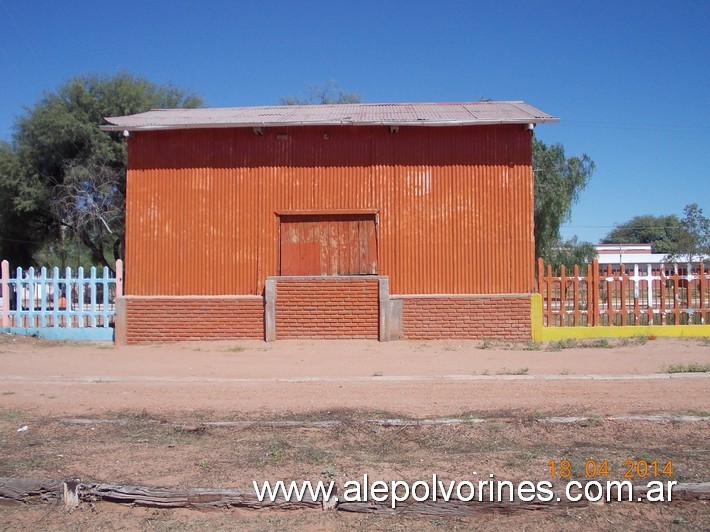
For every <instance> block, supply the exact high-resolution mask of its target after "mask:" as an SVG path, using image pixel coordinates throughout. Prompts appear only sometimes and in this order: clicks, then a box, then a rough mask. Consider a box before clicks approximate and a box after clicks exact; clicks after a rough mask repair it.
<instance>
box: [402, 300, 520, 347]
mask: <svg viewBox="0 0 710 532" xmlns="http://www.w3.org/2000/svg"><path fill="white" fill-rule="evenodd" d="M393 299H401V301H402V338H407V339H412V340H414V339H416V340H433V339H445V338H461V339H479V340H480V339H484V338H490V339H499V340H511V341H529V340H531V339H532V323H531V318H530V300H531V295H530V294H520V295H518V294H513V295H461V296H458V295H435V296H396V297H395V298H393Z"/></svg>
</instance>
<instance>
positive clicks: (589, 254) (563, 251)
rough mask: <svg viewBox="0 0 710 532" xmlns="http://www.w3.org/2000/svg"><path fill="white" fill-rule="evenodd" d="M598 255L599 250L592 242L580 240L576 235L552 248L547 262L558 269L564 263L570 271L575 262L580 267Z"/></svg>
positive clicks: (589, 262)
mask: <svg viewBox="0 0 710 532" xmlns="http://www.w3.org/2000/svg"><path fill="white" fill-rule="evenodd" d="M596 256H597V250H596V249H595V248H594V244H592V243H591V242H584V241H582V242H580V241H579V240H578V239H577V237H576V236H574V237H572V238H571V239H570V240H567V241H566V242H560V243H559V244H558V245H557V246H555V247H554V248H552V249H550V250H549V251H548V254H547V259H546V260H545V264H551V265H552V267H553V268H555V269H558V268H559V267H560V266H562V265H563V264H564V266H565V268H567V271H568V272H571V271H572V268H574V265H575V264H578V265H579V266H580V267H581V266H582V265H584V264H591V263H592V261H593V260H594V259H595V258H596Z"/></svg>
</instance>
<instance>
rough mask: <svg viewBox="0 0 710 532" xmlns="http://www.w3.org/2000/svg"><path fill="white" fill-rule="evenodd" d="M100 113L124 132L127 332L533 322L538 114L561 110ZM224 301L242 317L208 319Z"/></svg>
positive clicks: (403, 330) (401, 330) (446, 329)
mask: <svg viewBox="0 0 710 532" xmlns="http://www.w3.org/2000/svg"><path fill="white" fill-rule="evenodd" d="M106 121H107V123H108V125H105V126H102V128H103V129H105V130H114V131H124V132H127V134H129V135H130V136H129V141H128V177H127V216H126V283H125V292H126V294H127V297H126V299H125V301H124V302H123V304H122V308H123V309H124V311H125V320H121V327H123V328H124V329H125V339H126V340H127V341H129V342H138V341H147V340H154V339H179V338H205V337H220V338H226V337H229V338H231V337H241V336H250V337H265V338H267V339H275V338H283V337H294V336H295V337H361V336H364V337H370V336H373V335H374V336H375V337H379V338H380V339H391V338H402V337H407V338H439V337H469V338H481V337H486V338H488V337H518V336H520V337H521V338H522V337H526V336H528V333H529V330H530V326H529V325H530V324H529V317H530V316H529V307H530V294H531V292H532V291H533V284H534V278H535V272H534V264H535V262H534V256H533V254H534V241H533V175H532V167H531V159H532V152H531V149H532V147H531V144H532V143H531V131H532V128H533V127H534V126H535V124H537V123H541V122H555V121H557V119H556V118H554V117H552V116H550V115H547V114H545V113H543V112H541V111H539V110H537V109H535V108H533V107H531V106H529V105H527V104H524V103H522V102H476V103H434V104H426V103H421V104H345V105H322V106H273V107H248V108H228V109H189V110H188V109H175V110H154V111H149V112H147V113H142V114H138V115H132V116H125V117H112V118H107V119H106ZM353 286H356V287H361V288H362V289H361V290H360V291H359V292H358V290H355V291H352V290H350V289H351V288H352V287H353ZM368 286H370V288H371V289H369V288H367V287H368ZM316 289H317V290H316ZM314 290H315V291H316V292H318V293H319V294H320V296H319V297H315V299H314V297H313V294H314V293H315V292H314ZM373 291H374V292H373ZM360 292H362V293H363V294H365V295H363V296H362V297H360V296H358V293H360ZM373 293H374V294H375V295H374V296H373V295H372V294H373ZM342 294H350V295H349V296H348V298H349V299H348V300H347V301H345V300H343V297H344V296H343V295H342ZM280 295H281V296H282V297H279V296H280ZM321 296H322V297H321ZM496 296H498V297H496ZM373 297H375V298H376V301H375V302H374V304H373V302H372V301H371V299H372V298H373ZM358 298H359V299H358ZM368 298H370V299H368ZM299 300H300V301H301V302H300V303H299ZM306 300H308V303H307V304H306V303H304V301H306ZM195 301H199V303H198V304H197V307H195ZM225 302H228V304H229V305H231V307H230V308H232V307H233V308H232V310H231V311H229V312H230V313H231V315H232V317H236V318H235V325H234V326H233V327H231V328H230V326H227V327H219V326H217V327H216V328H215V327H213V325H214V324H212V325H211V326H210V327H211V328H210V327H207V325H208V323H211V322H213V321H214V320H220V319H222V320H224V319H227V318H228V316H225V315H224V312H225V311H224V309H223V307H222V306H221V305H222V304H225ZM260 304H261V308H259V305H260ZM171 305H172V306H173V307H175V308H174V309H173V313H172V315H170V313H169V312H168V313H165V312H163V311H165V310H166V309H168V307H170V306H171ZM526 305H527V307H526ZM196 308H199V313H198V315H195V312H196ZM151 309H152V310H151ZM211 309H221V310H219V311H218V313H217V314H215V313H214V312H212V311H211ZM235 309H236V310H235ZM343 309H345V310H343ZM358 309H360V310H358ZM373 309H374V310H373ZM521 309H526V310H524V311H523V310H521ZM168 310H169V309H168ZM153 311H154V312H153ZM151 312H153V314H154V315H153V316H151ZM353 312H355V314H357V313H358V312H360V313H361V314H362V316H360V317H361V318H362V322H363V323H360V322H358V320H357V319H349V318H352V317H353V316H354V315H355V314H353ZM254 314H260V316H261V317H260V316H255V315H254ZM373 314H374V315H373ZM523 314H525V319H524V320H523V321H525V320H527V321H528V324H527V328H525V327H523V328H522V329H521V327H520V323H519V322H520V319H519V316H521V315H523ZM156 316H158V317H157V318H156ZM510 316H513V318H510V319H509V317H510ZM516 316H517V318H516ZM358 319H359V318H358ZM146 320H149V321H150V322H151V323H152V325H151V326H150V328H147V327H145V326H144V323H145V322H146ZM516 320H517V321H516ZM226 323H228V322H226ZM244 323H249V326H248V327H245V326H243V325H244ZM373 324H374V325H373ZM208 329H209V330H208ZM151 331H152V332H151ZM373 331H374V332H373ZM118 332H119V331H117V333H118ZM121 337H124V335H123V334H121Z"/></svg>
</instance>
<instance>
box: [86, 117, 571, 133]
mask: <svg viewBox="0 0 710 532" xmlns="http://www.w3.org/2000/svg"><path fill="white" fill-rule="evenodd" d="M559 121H560V119H559V118H556V117H530V118H512V119H501V118H497V119H483V120H417V121H403V120H369V121H353V120H347V121H346V120H315V121H312V122H306V121H303V120H300V121H298V120H296V121H293V122H207V123H203V122H199V123H173V124H145V125H138V126H136V125H128V124H126V125H119V124H101V125H99V129H100V130H101V131H159V130H170V129H216V128H249V127H303V126H397V127H422V126H424V127H426V126H430V127H446V126H487V125H505V124H546V123H558V122H559Z"/></svg>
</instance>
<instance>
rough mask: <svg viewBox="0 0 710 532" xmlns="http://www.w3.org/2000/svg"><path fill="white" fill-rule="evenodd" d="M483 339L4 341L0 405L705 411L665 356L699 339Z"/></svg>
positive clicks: (707, 359) (708, 383) (703, 353)
mask: <svg viewBox="0 0 710 532" xmlns="http://www.w3.org/2000/svg"><path fill="white" fill-rule="evenodd" d="M481 346H482V343H481V342H478V341H441V342H390V343H379V342H376V341H342V340H341V341H318V342H308V341H279V342H275V343H268V344H267V343H264V342H257V341H242V342H211V343H210V342H200V343H196V342H189V343H182V344H165V345H149V346H128V347H114V346H113V345H111V344H88V345H87V344H79V343H56V342H46V341H38V340H32V339H24V338H20V337H4V338H2V339H1V341H0V368H1V370H0V406H2V407H3V408H10V409H16V408H21V409H22V410H23V411H26V412H36V413H41V414H42V415H55V416H69V415H71V416H94V417H96V416H101V415H104V414H106V413H107V412H109V413H110V412H116V411H120V410H126V409H127V410H136V409H138V410H145V411H146V412H148V413H166V412H181V411H186V412H194V411H205V412H212V413H214V416H215V417H217V418H219V417H220V416H221V415H226V414H234V413H241V414H244V415H248V416H250V417H259V416H264V417H269V416H272V415H275V414H276V415H278V414H283V413H289V412H290V413H293V412H308V411H314V410H318V411H320V410H324V409H328V408H332V409H342V408H348V409H361V410H362V409H372V410H386V411H392V412H397V413H400V414H402V415H407V416H413V417H421V418H424V417H431V416H444V415H459V414H461V413H464V412H479V413H486V412H489V413H491V412H493V413H495V412H498V411H515V412H517V411H520V412H542V413H554V414H564V415H571V414H594V415H615V414H638V413H654V414H656V413H678V412H685V411H693V410H694V411H710V374H708V373H682V374H672V375H670V374H668V373H666V372H664V370H665V369H666V368H667V367H668V366H670V365H672V364H693V363H696V364H710V344H709V343H708V342H707V341H700V340H693V339H657V340H653V341H647V342H645V343H644V344H642V345H639V344H637V345H627V346H621V345H619V346H616V347H613V348H603V347H602V348H589V347H585V348H573V349H564V350H561V351H550V350H547V349H549V347H548V348H547V349H545V350H526V349H525V348H526V346H521V345H518V346H509V345H505V344H498V345H495V346H494V347H493V348H490V349H482V348H481ZM528 347H529V346H528Z"/></svg>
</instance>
